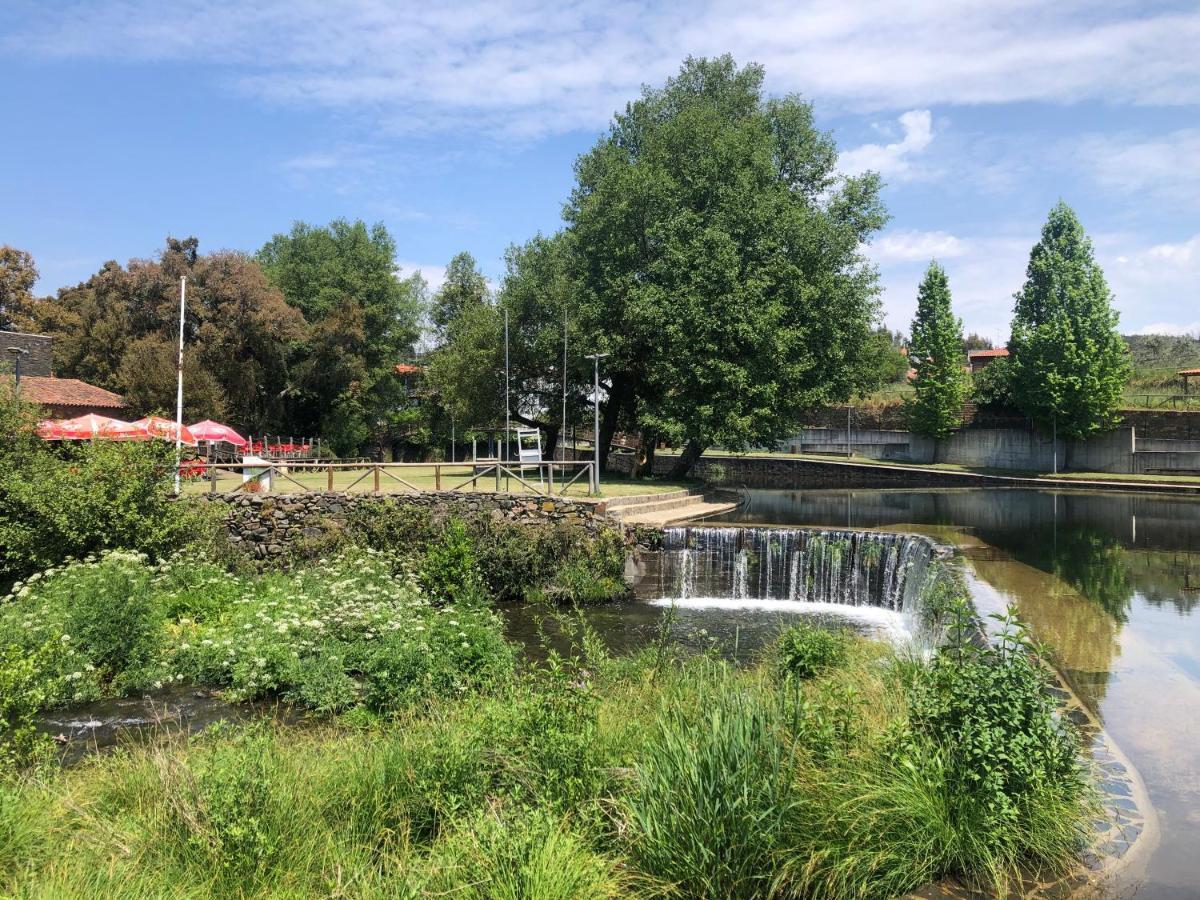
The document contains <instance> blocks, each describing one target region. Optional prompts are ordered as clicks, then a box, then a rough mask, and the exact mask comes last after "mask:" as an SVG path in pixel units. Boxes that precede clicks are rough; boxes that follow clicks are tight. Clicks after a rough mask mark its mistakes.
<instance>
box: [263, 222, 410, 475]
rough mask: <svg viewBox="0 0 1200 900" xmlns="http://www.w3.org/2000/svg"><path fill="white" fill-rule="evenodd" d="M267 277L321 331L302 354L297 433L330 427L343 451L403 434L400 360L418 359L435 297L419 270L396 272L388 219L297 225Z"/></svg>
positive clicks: (294, 410)
mask: <svg viewBox="0 0 1200 900" xmlns="http://www.w3.org/2000/svg"><path fill="white" fill-rule="evenodd" d="M257 259H258V261H259V262H260V263H261V265H262V267H263V270H264V271H265V273H266V275H267V278H268V279H269V280H270V282H271V284H272V285H274V286H275V287H276V288H277V289H278V290H279V291H280V292H282V294H283V296H284V297H285V298H286V299H287V302H288V303H289V304H290V305H291V306H293V307H295V308H297V309H299V310H300V311H301V312H302V313H303V315H304V317H305V319H306V320H307V321H308V322H309V323H310V324H311V326H312V328H311V330H310V332H309V334H308V337H307V341H306V343H305V344H304V345H303V346H300V347H297V348H296V349H295V352H294V354H293V357H292V359H293V364H294V369H295V380H296V383H297V384H296V387H297V390H296V391H293V392H292V400H291V407H290V408H289V410H288V417H287V421H288V422H289V423H290V425H291V428H290V429H289V430H291V431H295V432H298V433H306V434H312V433H320V434H321V435H322V437H323V438H324V439H325V440H326V441H327V442H329V443H330V444H331V445H332V446H333V447H334V448H335V449H337V450H338V451H339V452H340V453H343V454H344V453H350V452H353V451H354V450H356V449H357V448H359V447H361V446H363V445H365V444H366V443H367V442H368V441H370V440H374V441H376V442H377V443H379V442H382V441H383V440H384V439H385V438H388V437H392V436H395V435H396V434H397V432H398V429H399V428H400V427H401V425H402V424H403V421H404V415H403V409H402V407H403V405H404V404H402V403H401V402H399V401H400V400H401V399H402V398H403V386H402V384H401V383H400V381H399V379H397V378H396V377H395V373H394V371H393V366H395V364H396V363H398V362H401V361H402V360H403V359H405V358H407V357H409V356H411V354H412V352H413V343H414V341H415V340H416V338H417V329H418V323H419V321H420V316H421V314H422V307H423V304H424V302H425V292H426V288H425V283H424V281H423V280H422V279H421V277H420V275H419V273H417V274H414V275H413V276H410V277H409V278H407V279H404V280H401V279H399V278H397V277H396V270H397V266H396V242H395V240H393V238H392V236H391V235H390V234H389V233H388V231H387V229H386V228H384V226H383V225H382V224H377V225H375V226H373V227H371V228H370V229H368V228H367V226H366V224H365V223H363V222H361V221H357V222H354V223H351V222H348V221H346V220H345V219H335V220H334V221H333V222H330V223H329V225H327V226H324V227H317V226H312V225H308V224H306V223H304V222H297V223H296V224H295V225H293V226H292V230H291V231H290V232H288V233H287V234H277V235H275V236H274V237H273V238H271V240H270V241H268V242H267V243H266V244H265V245H264V246H263V248H262V249H261V250H259V252H258V255H257Z"/></svg>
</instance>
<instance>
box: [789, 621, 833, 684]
mask: <svg viewBox="0 0 1200 900" xmlns="http://www.w3.org/2000/svg"><path fill="white" fill-rule="evenodd" d="M848 644H849V641H848V640H847V638H846V635H845V633H843V632H841V631H831V630H829V629H828V628H821V627H819V626H817V625H812V624H809V623H807V622H802V623H800V624H798V625H792V626H791V627H790V628H788V629H787V630H786V631H784V632H783V634H782V635H780V637H779V643H778V644H777V645H776V648H775V653H776V657H777V659H778V662H779V668H780V671H782V672H783V673H784V674H785V675H794V676H795V677H797V678H812V677H813V676H814V675H818V674H820V673H821V672H822V671H824V670H825V669H830V668H835V667H837V666H840V665H842V664H843V663H844V662H845V661H846V649H847V646H848Z"/></svg>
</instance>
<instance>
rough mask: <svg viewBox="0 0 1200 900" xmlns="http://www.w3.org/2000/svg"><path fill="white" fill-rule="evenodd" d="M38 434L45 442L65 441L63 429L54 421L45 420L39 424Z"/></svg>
mask: <svg viewBox="0 0 1200 900" xmlns="http://www.w3.org/2000/svg"><path fill="white" fill-rule="evenodd" d="M37 433H38V437H40V438H41V439H42V440H43V441H61V440H62V439H63V436H62V428H61V427H60V426H59V423H58V422H55V421H54V420H53V419H44V420H43V421H41V422H38V425H37Z"/></svg>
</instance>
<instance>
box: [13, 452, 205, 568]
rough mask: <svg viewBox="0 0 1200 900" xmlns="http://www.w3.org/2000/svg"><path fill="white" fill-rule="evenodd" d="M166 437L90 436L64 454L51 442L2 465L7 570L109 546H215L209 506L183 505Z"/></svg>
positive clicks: (155, 549) (160, 549) (165, 549)
mask: <svg viewBox="0 0 1200 900" xmlns="http://www.w3.org/2000/svg"><path fill="white" fill-rule="evenodd" d="M172 454H173V448H171V447H170V446H169V445H168V444H167V443H166V442H164V441H151V442H148V443H130V444H122V443H115V442H111V441H83V442H77V443H76V444H73V445H71V446H67V447H63V448H62V450H61V451H60V456H61V458H60V456H56V455H54V454H53V453H51V452H50V451H49V450H48V449H46V448H45V446H41V447H35V448H34V449H33V450H32V451H31V452H28V453H27V454H24V455H23V456H22V458H21V460H20V463H19V464H17V465H12V466H5V467H4V468H3V469H2V470H0V574H8V575H22V574H25V573H27V572H31V571H33V570H35V569H38V568H45V567H47V566H52V565H56V564H58V563H59V562H61V561H62V560H64V559H66V558H68V557H75V558H81V557H84V556H87V555H88V554H89V553H93V552H96V551H98V550H102V549H105V548H124V549H128V550H137V551H141V552H145V553H148V554H150V555H151V556H161V555H165V554H167V553H169V552H171V551H173V550H174V549H176V548H178V547H180V546H184V545H188V544H202V545H205V546H208V547H210V548H215V547H216V546H217V545H218V544H219V543H220V541H221V539H222V535H221V532H220V530H219V527H218V526H217V524H216V522H215V521H214V520H213V519H212V517H211V515H210V514H209V513H208V511H206V510H203V509H200V508H198V507H197V506H194V505H189V504H183V503H177V502H175V501H174V499H173V496H172V491H171V469H172Z"/></svg>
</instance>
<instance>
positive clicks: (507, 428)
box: [504, 308, 512, 462]
mask: <svg viewBox="0 0 1200 900" xmlns="http://www.w3.org/2000/svg"><path fill="white" fill-rule="evenodd" d="M511 397H512V392H511V390H510V389H509V386H508V309H507V308H505V310H504V461H505V462H508V459H509V456H508V441H509V438H510V437H511V436H512V416H511V413H510V412H509V408H510V407H509V400H510V398H511Z"/></svg>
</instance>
